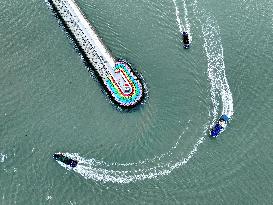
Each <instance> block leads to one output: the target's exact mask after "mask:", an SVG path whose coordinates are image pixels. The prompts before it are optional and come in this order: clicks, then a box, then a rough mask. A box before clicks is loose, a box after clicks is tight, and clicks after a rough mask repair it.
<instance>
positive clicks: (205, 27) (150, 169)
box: [60, 0, 233, 183]
mask: <svg viewBox="0 0 273 205" xmlns="http://www.w3.org/2000/svg"><path fill="white" fill-rule="evenodd" d="M173 1H174V0H173ZM174 3H175V6H176V2H175V1H174ZM194 6H195V7H194V13H195V16H198V15H199V16H201V18H200V19H199V21H200V23H201V25H202V33H203V37H204V50H205V54H206V57H207V62H208V78H209V81H210V85H211V89H210V93H211V100H212V106H213V108H212V111H211V114H212V116H213V121H215V120H216V119H217V117H219V114H220V113H219V109H220V100H221V102H222V113H225V114H227V115H228V116H229V117H231V116H232V115H233V98H232V94H231V91H230V88H229V85H228V81H227V78H226V75H225V64H224V55H223V47H222V42H221V38H220V29H219V26H218V25H217V23H216V21H215V19H214V18H213V17H211V16H209V15H208V14H207V12H204V11H202V10H201V11H200V10H198V9H197V1H194ZM176 8H177V7H176ZM176 13H178V14H179V11H178V9H176ZM197 14H198V15H197ZM177 21H178V22H179V29H182V24H180V19H179V16H178V15H177ZM208 124H209V122H208V123H207V124H205V125H203V135H202V136H201V137H200V138H199V139H198V141H197V142H196V143H195V144H194V145H193V147H192V150H191V151H190V152H189V154H187V155H186V156H185V157H183V156H179V158H176V159H173V155H172V151H173V150H174V149H176V148H177V145H178V144H179V141H180V138H181V137H182V135H183V134H184V133H182V135H181V136H179V138H178V140H177V142H176V143H175V145H174V146H173V147H172V148H171V149H170V151H168V152H167V153H165V154H162V155H160V156H156V157H154V158H152V159H146V160H144V161H139V162H136V163H107V162H104V161H100V160H96V159H94V158H92V159H85V158H83V157H81V156H80V155H79V154H77V153H74V154H70V153H66V155H67V156H69V157H73V158H76V159H77V160H79V164H78V166H77V167H76V168H74V169H73V170H74V171H75V172H77V173H79V174H80V175H82V176H83V177H85V178H86V179H92V180H95V181H101V182H104V183H106V182H112V183H130V182H135V181H139V180H145V179H152V178H156V177H159V176H164V175H168V174H170V173H171V172H172V171H173V170H174V169H177V168H179V167H181V166H183V165H185V164H187V162H188V161H189V160H190V159H191V158H192V157H193V156H194V154H195V153H196V152H197V151H198V147H199V145H200V144H202V143H203V142H204V140H205V136H206V132H207V129H208ZM163 158H164V160H163ZM166 161H167V162H166ZM60 164H61V165H62V166H64V165H63V164H62V163H60ZM153 164H155V165H153ZM144 165H145V166H144ZM64 167H66V166H64ZM66 168H67V167H66Z"/></svg>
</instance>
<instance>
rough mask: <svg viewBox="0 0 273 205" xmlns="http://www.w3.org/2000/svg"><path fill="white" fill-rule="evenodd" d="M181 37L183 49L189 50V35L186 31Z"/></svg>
mask: <svg viewBox="0 0 273 205" xmlns="http://www.w3.org/2000/svg"><path fill="white" fill-rule="evenodd" d="M182 37H183V43H184V46H183V47H184V48H186V49H187V48H189V47H190V40H189V34H188V32H186V31H183V33H182Z"/></svg>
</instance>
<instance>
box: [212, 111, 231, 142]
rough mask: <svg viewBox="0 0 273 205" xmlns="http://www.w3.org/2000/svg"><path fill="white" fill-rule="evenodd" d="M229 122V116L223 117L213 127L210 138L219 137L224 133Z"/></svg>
mask: <svg viewBox="0 0 273 205" xmlns="http://www.w3.org/2000/svg"><path fill="white" fill-rule="evenodd" d="M228 121H229V117H228V116H227V115H222V116H221V117H220V119H219V120H218V121H217V123H216V124H215V125H214V126H213V128H211V130H210V136H211V137H213V138H216V137H218V135H219V134H220V133H221V132H223V130H224V129H225V127H226V126H227V123H228Z"/></svg>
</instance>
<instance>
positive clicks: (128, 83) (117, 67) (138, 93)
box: [48, 0, 144, 108]
mask: <svg viewBox="0 0 273 205" xmlns="http://www.w3.org/2000/svg"><path fill="white" fill-rule="evenodd" d="M48 2H49V3H50V4H51V6H52V8H53V11H54V12H56V14H57V16H58V17H59V18H60V20H61V21H62V22H63V24H64V26H65V27H66V28H67V29H68V31H69V33H70V34H71V36H72V38H73V39H74V40H75V41H76V43H77V45H78V46H79V48H80V50H81V51H82V52H83V54H84V57H85V58H86V60H87V61H88V62H87V63H91V64H92V66H93V68H94V71H95V72H96V74H97V75H98V78H99V80H100V82H101V83H102V84H103V87H104V88H105V90H106V92H107V93H108V94H109V96H110V98H111V99H112V100H113V101H114V103H115V104H117V105H118V106H120V107H125V108H130V107H134V106H135V105H137V104H138V103H140V102H141V100H142V99H143V98H144V91H143V89H144V86H143V84H142V81H141V80H140V79H139V78H138V77H137V75H136V74H135V73H134V70H133V69H132V68H131V66H130V64H128V63H127V62H126V61H124V60H116V59H115V58H114V57H113V56H112V54H111V53H110V52H109V51H108V50H107V48H106V47H105V46H104V44H103V43H102V41H101V39H100V38H99V36H98V35H97V33H96V31H95V29H94V28H93V27H92V25H91V24H90V23H89V22H88V20H87V19H86V18H85V16H84V15H83V13H82V12H81V10H80V9H79V7H78V6H77V4H76V3H75V1H73V0H48Z"/></svg>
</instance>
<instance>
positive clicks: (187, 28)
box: [172, 0, 192, 42]
mask: <svg viewBox="0 0 273 205" xmlns="http://www.w3.org/2000/svg"><path fill="white" fill-rule="evenodd" d="M172 1H173V4H174V7H175V15H176V21H177V25H178V27H179V32H180V33H182V32H183V31H187V32H188V34H189V40H190V42H191V40H192V37H191V26H190V22H189V18H188V9H187V4H186V0H182V2H183V8H184V19H183V20H184V23H185V25H183V23H182V20H181V19H180V12H179V9H178V7H177V3H176V0H172Z"/></svg>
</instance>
